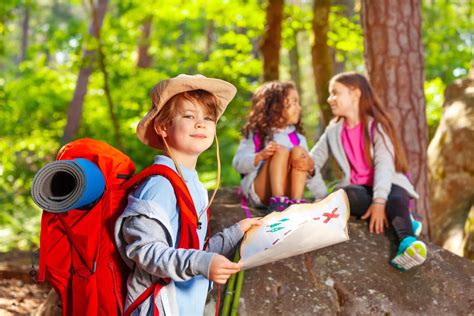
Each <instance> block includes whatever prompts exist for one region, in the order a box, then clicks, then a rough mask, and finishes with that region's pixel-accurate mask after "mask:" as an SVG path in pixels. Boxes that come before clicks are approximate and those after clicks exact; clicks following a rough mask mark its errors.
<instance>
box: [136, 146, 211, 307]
mask: <svg viewBox="0 0 474 316" xmlns="http://www.w3.org/2000/svg"><path fill="white" fill-rule="evenodd" d="M154 164H159V165H165V166H167V167H170V168H171V169H173V170H175V171H176V167H175V165H174V163H173V161H172V160H171V159H170V158H169V157H166V156H162V155H157V156H156V157H155V161H154ZM179 167H180V169H181V172H182V173H183V177H184V180H185V183H186V185H187V187H188V189H189V192H190V193H191V197H192V199H193V202H194V205H195V208H196V211H197V213H198V217H199V221H200V222H201V224H202V226H201V229H198V231H197V234H198V237H199V246H200V250H203V247H204V243H205V238H206V233H207V222H208V221H207V212H206V211H205V207H206V206H207V203H208V194H207V190H206V188H205V187H204V185H203V184H202V183H201V181H199V178H198V174H197V172H196V171H195V170H191V169H188V168H186V167H184V166H182V165H180V166H179ZM133 195H134V197H136V198H138V199H140V200H151V201H153V202H155V203H157V204H158V205H159V206H160V207H161V208H162V209H163V210H164V211H165V212H167V214H168V217H169V219H170V222H171V227H172V230H173V232H175V233H176V236H179V210H178V206H177V201H176V196H175V194H174V192H173V187H172V186H171V184H170V183H169V181H168V180H167V179H165V178H164V177H162V176H153V177H151V178H149V179H148V180H147V181H145V182H144V183H143V184H142V185H141V186H140V187H139V188H138V189H137V190H135V192H134V193H133ZM175 240H176V243H175V245H174V247H175V248H177V247H178V238H175ZM175 286H176V300H177V303H178V308H179V313H180V315H202V314H203V313H204V306H205V303H206V297H207V292H208V289H209V280H208V279H206V278H205V277H203V276H202V275H198V276H195V277H193V278H192V279H190V280H187V281H175Z"/></svg>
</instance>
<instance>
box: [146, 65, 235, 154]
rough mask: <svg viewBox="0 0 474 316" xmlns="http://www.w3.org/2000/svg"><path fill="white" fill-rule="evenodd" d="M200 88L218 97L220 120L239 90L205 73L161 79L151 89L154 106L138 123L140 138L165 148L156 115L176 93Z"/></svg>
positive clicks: (148, 143) (147, 142) (157, 146)
mask: <svg viewBox="0 0 474 316" xmlns="http://www.w3.org/2000/svg"><path fill="white" fill-rule="evenodd" d="M199 89H202V90H205V91H208V92H210V93H212V94H213V95H214V96H215V97H216V99H217V106H218V108H217V119H218V120H219V119H220V117H221V116H222V114H223V113H224V111H225V109H226V107H227V105H228V104H229V103H230V101H231V100H232V99H233V98H234V96H235V93H236V92H237V89H236V88H235V87H234V86H233V85H232V84H231V83H229V82H227V81H224V80H220V79H215V78H207V77H205V76H203V75H185V74H181V75H178V76H177V77H174V78H170V79H166V80H163V81H160V82H158V84H156V86H155V87H154V88H153V90H152V91H151V98H152V101H153V107H152V108H151V110H150V111H149V112H148V113H147V114H146V115H145V116H144V117H143V118H142V119H141V121H140V123H138V126H137V136H138V139H139V140H140V141H141V142H142V143H144V144H145V145H148V146H150V147H153V148H156V149H163V143H162V141H161V139H160V137H159V136H158V135H157V134H156V131H155V128H154V126H153V124H154V119H155V117H156V116H157V115H158V113H159V112H160V110H161V109H162V108H163V106H164V105H165V104H166V102H168V100H170V99H171V98H172V97H174V96H175V95H177V94H179V93H182V92H186V91H193V90H199Z"/></svg>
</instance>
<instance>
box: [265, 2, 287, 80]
mask: <svg viewBox="0 0 474 316" xmlns="http://www.w3.org/2000/svg"><path fill="white" fill-rule="evenodd" d="M283 6H284V0H269V1H268V6H267V22H266V26H265V32H264V34H263V38H262V42H261V44H260V50H261V52H262V55H263V81H271V80H278V79H279V78H280V74H279V70H278V67H279V65H280V46H281V23H282V19H283Z"/></svg>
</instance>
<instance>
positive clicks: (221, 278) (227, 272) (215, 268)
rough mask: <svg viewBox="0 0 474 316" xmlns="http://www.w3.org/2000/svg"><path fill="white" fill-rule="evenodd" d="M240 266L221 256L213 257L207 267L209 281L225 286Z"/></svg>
mask: <svg viewBox="0 0 474 316" xmlns="http://www.w3.org/2000/svg"><path fill="white" fill-rule="evenodd" d="M241 267H242V265H241V264H240V263H235V262H232V261H230V260H229V259H227V258H226V257H224V256H222V255H218V254H216V255H214V256H213V257H212V259H211V266H210V267H209V280H211V281H213V282H215V283H217V284H225V283H226V282H227V280H228V279H229V278H230V276H231V275H232V274H234V273H237V272H239V271H240V268H241Z"/></svg>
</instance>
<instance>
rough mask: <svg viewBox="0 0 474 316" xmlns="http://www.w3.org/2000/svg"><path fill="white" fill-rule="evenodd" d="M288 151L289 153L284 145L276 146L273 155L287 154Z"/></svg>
mask: <svg viewBox="0 0 474 316" xmlns="http://www.w3.org/2000/svg"><path fill="white" fill-rule="evenodd" d="M289 153H290V150H289V149H288V148H286V147H285V146H278V149H277V150H276V151H275V154H274V155H279V156H288V154H289Z"/></svg>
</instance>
